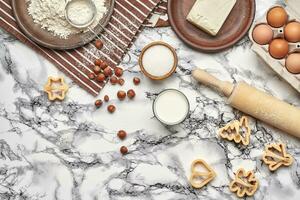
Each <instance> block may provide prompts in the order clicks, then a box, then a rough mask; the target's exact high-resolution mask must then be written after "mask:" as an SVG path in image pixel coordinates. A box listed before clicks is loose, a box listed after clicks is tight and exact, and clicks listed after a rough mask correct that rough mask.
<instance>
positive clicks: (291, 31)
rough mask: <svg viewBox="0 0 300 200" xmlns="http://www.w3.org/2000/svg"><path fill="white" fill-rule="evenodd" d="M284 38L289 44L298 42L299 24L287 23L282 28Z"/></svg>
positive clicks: (299, 37) (299, 35) (299, 38)
mask: <svg viewBox="0 0 300 200" xmlns="http://www.w3.org/2000/svg"><path fill="white" fill-rule="evenodd" d="M284 37H285V39H286V40H287V41H289V42H300V23H299V22H291V23H288V25H286V27H285V28H284Z"/></svg>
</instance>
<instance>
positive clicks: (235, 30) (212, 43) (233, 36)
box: [168, 0, 255, 52]
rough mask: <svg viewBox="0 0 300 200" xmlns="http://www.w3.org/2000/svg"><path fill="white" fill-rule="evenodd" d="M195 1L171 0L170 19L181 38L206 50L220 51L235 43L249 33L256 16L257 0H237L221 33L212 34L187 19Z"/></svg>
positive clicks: (169, 5) (169, 2)
mask: <svg viewBox="0 0 300 200" xmlns="http://www.w3.org/2000/svg"><path fill="white" fill-rule="evenodd" d="M194 3H195V0H180V1H178V0H169V1H168V16H169V21H170V24H171V26H172V28H173V30H174V31H175V33H176V34H177V35H178V37H179V38H181V39H182V40H183V41H184V42H185V43H186V44H188V45H190V46H191V47H193V48H195V49H197V50H200V51H204V52H218V51H221V50H224V49H226V48H228V47H231V46H232V45H234V44H235V43H236V42H238V41H239V40H240V39H241V38H242V37H243V36H244V35H245V34H246V33H247V31H248V30H249V28H250V27H251V24H252V22H253V20H254V16H255V0H237V2H236V5H235V6H234V8H233V9H232V11H231V13H230V14H229V16H228V18H227V19H226V21H225V23H224V24H223V26H222V28H221V30H220V31H219V33H218V34H217V35H216V36H211V35H209V34H208V33H206V32H204V31H202V30H201V29H199V28H197V27H196V26H194V25H192V24H191V23H189V22H188V21H187V20H186V17H187V15H188V13H189V12H190V10H191V8H192V6H193V5H194ZM216 14H218V13H216Z"/></svg>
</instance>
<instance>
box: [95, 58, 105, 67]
mask: <svg viewBox="0 0 300 200" xmlns="http://www.w3.org/2000/svg"><path fill="white" fill-rule="evenodd" d="M102 62H103V61H102V60H100V59H96V60H95V61H94V64H95V65H98V66H100V65H101V64H102Z"/></svg>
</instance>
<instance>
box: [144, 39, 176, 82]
mask: <svg viewBox="0 0 300 200" xmlns="http://www.w3.org/2000/svg"><path fill="white" fill-rule="evenodd" d="M177 63H178V58H177V54H176V51H175V49H174V48H173V47H172V46H170V45H169V44H167V43H165V42H161V41H157V42H152V43H150V44H148V45H147V46H146V47H144V48H143V50H142V53H141V55H140V57H139V65H140V68H141V71H142V72H143V73H144V74H145V75H146V76H147V77H148V78H150V79H152V80H163V79H166V78H168V77H169V76H171V75H172V74H173V73H174V72H175V70H176V67H177Z"/></svg>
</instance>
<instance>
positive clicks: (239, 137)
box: [219, 116, 251, 146]
mask: <svg viewBox="0 0 300 200" xmlns="http://www.w3.org/2000/svg"><path fill="white" fill-rule="evenodd" d="M250 134H251V129H250V127H249V124H248V118H247V117H246V116H243V117H242V118H241V119H240V121H238V120H235V121H233V122H230V123H228V124H227V125H226V126H224V127H223V128H221V129H219V136H220V137H221V138H223V139H227V140H229V141H234V142H235V143H237V144H238V143H242V144H243V145H245V146H247V145H248V144H249V143H250Z"/></svg>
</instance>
